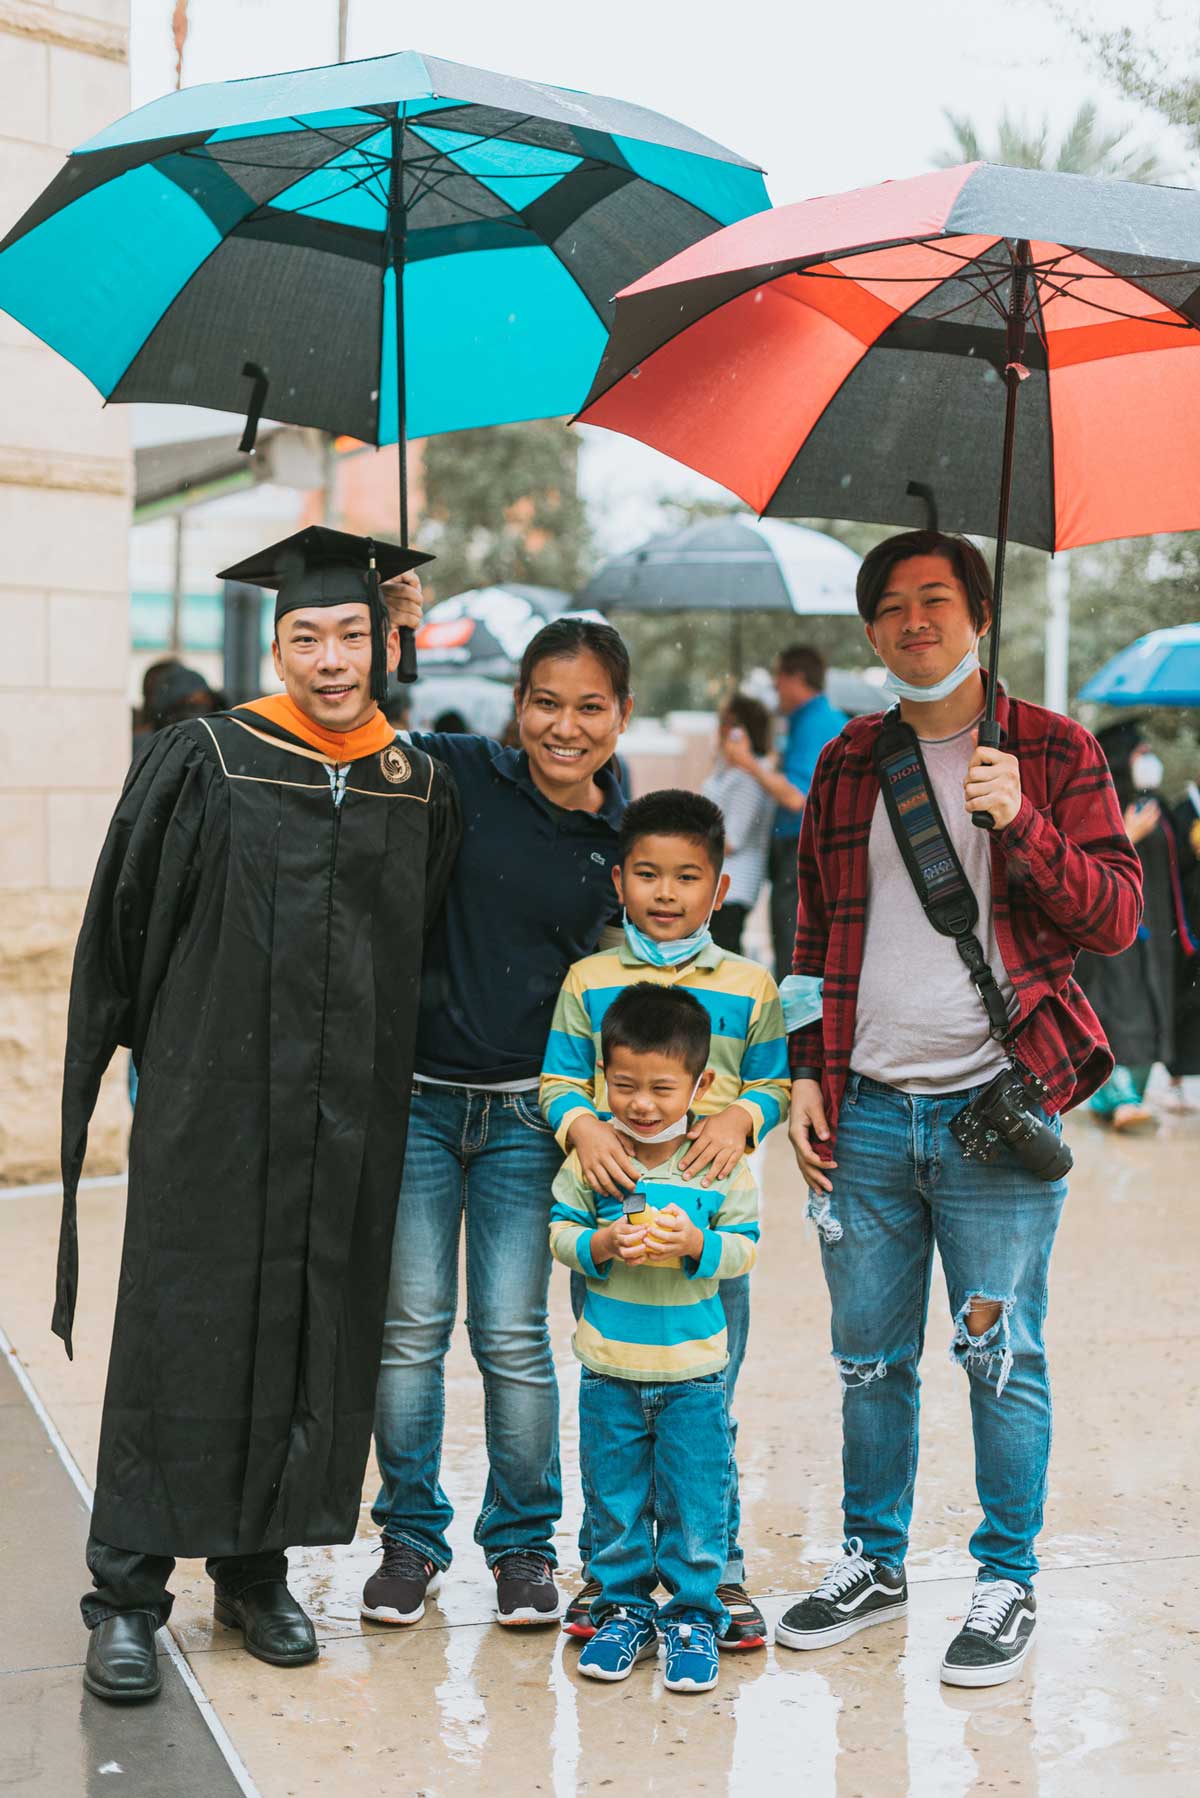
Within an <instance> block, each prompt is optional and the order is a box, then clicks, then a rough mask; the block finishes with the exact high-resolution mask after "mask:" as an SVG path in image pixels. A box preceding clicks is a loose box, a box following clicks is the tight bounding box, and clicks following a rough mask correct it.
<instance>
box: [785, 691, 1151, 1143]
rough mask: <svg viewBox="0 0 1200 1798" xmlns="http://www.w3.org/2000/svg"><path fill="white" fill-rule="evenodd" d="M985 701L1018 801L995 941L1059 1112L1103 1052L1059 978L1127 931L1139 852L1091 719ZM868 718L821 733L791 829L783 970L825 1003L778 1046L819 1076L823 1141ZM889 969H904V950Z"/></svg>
mask: <svg viewBox="0 0 1200 1798" xmlns="http://www.w3.org/2000/svg"><path fill="white" fill-rule="evenodd" d="M996 713H997V721H998V723H999V724H1000V727H1001V730H1002V731H1003V733H1004V747H1005V748H1006V749H1007V751H1008V752H1009V754H1010V755H1015V756H1016V757H1017V759H1018V761H1019V762H1020V764H1021V793H1022V797H1021V809H1020V811H1019V812H1018V813H1017V815H1016V817H1015V818H1014V819H1013V821H1012V823H1011V824H1009V825H1007V826H1006V827H1005V828H1004V829H1003V830H998V831H996V832H995V833H994V835H993V837H992V901H993V908H994V911H995V922H996V941H997V944H998V946H999V949H1000V954H1001V957H1002V959H1003V961H1004V966H1005V968H1006V969H1007V970H1008V977H1009V979H1010V980H1011V981H1012V984H1013V988H1014V990H1015V992H1016V996H1017V1000H1018V1003H1019V1006H1020V1012H1019V1020H1018V1023H1017V1035H1016V1037H1015V1042H1014V1046H1015V1048H1016V1052H1017V1055H1018V1057H1019V1059H1020V1060H1021V1062H1022V1063H1023V1064H1024V1065H1025V1066H1026V1067H1027V1068H1029V1069H1030V1070H1031V1072H1033V1073H1035V1074H1037V1075H1038V1076H1039V1078H1040V1079H1041V1080H1042V1081H1043V1082H1044V1084H1045V1086H1046V1089H1047V1092H1048V1094H1049V1098H1048V1102H1047V1103H1048V1107H1049V1109H1050V1110H1052V1111H1065V1110H1067V1109H1068V1107H1070V1106H1071V1105H1077V1104H1079V1102H1080V1101H1081V1100H1082V1099H1086V1098H1087V1096H1088V1094H1089V1093H1092V1092H1094V1091H1095V1090H1096V1088H1097V1087H1098V1086H1101V1085H1103V1083H1104V1081H1105V1080H1107V1078H1108V1076H1109V1074H1110V1073H1111V1072H1112V1067H1113V1058H1112V1054H1111V1051H1110V1050H1109V1047H1108V1043H1107V1041H1106V1039H1105V1036H1104V1031H1103V1030H1102V1028H1101V1026H1100V1020H1099V1018H1097V1016H1096V1014H1095V1012H1094V1011H1093V1010H1092V1008H1091V1006H1090V1005H1089V1004H1088V1002H1087V1000H1086V999H1085V997H1084V995H1083V992H1082V989H1081V988H1080V987H1079V986H1078V985H1077V984H1076V982H1075V980H1074V979H1073V977H1072V975H1073V970H1074V966H1075V957H1076V955H1077V953H1078V952H1079V950H1081V949H1092V950H1094V951H1095V952H1096V953H1097V954H1099V955H1115V954H1117V953H1118V951H1120V950H1121V949H1126V948H1128V946H1129V944H1130V943H1131V942H1132V941H1133V940H1134V937H1135V936H1136V934H1137V928H1138V923H1139V921H1140V919H1141V915H1142V875H1141V864H1140V862H1139V861H1138V856H1137V851H1136V850H1135V849H1134V847H1133V845H1132V843H1131V842H1130V841H1129V838H1128V836H1127V835H1126V832H1125V826H1124V821H1123V819H1122V816H1121V808H1120V806H1119V805H1118V803H1117V796H1116V793H1115V792H1114V790H1113V784H1112V778H1111V776H1110V774H1109V771H1108V764H1107V763H1106V761H1105V759H1104V754H1103V752H1102V750H1101V748H1100V746H1099V744H1098V743H1097V742H1096V740H1095V738H1094V737H1093V736H1092V735H1091V734H1090V732H1088V731H1086V730H1084V728H1083V726H1082V725H1080V724H1076V723H1075V722H1074V721H1073V720H1072V719H1070V718H1064V717H1062V716H1061V715H1060V714H1059V713H1058V712H1049V711H1046V710H1045V708H1044V707H1042V706H1039V705H1030V704H1029V703H1028V702H1027V701H1025V700H1021V699H1014V700H1010V699H1009V698H1008V695H1007V694H1006V693H1005V692H1004V691H1003V690H1001V693H1000V696H999V699H998V702H997V707H996ZM881 718H882V714H881V713H873V714H872V715H871V716H869V717H866V718H854V719H852V720H851V721H850V723H849V724H848V725H847V726H846V727H845V729H844V730H843V731H842V733H841V735H840V736H838V737H835V738H834V739H833V741H832V742H831V743H827V744H826V746H825V748H824V749H823V750H822V751H821V757H820V760H819V761H818V763H817V767H816V772H815V774H814V775H813V783H812V788H811V791H810V792H809V795H808V801H807V803H806V805H805V808H804V822H803V824H802V826H801V830H800V844H799V850H798V862H797V867H798V873H799V883H800V906H799V912H798V915H797V919H796V947H795V951H794V954H793V956H792V972H793V973H795V974H815V975H821V976H823V977H824V980H825V1010H824V1015H823V1016H822V1017H821V1018H819V1019H818V1020H817V1021H816V1023H813V1024H809V1025H807V1026H806V1027H805V1028H804V1029H803V1030H797V1031H794V1032H793V1033H792V1035H791V1036H790V1037H789V1039H788V1053H789V1059H790V1062H791V1070H792V1077H793V1078H794V1079H798V1078H800V1077H801V1076H802V1075H805V1074H806V1075H808V1076H809V1077H811V1078H819V1079H820V1081H821V1086H822V1090H823V1093H824V1098H825V1114H826V1118H827V1120H828V1123H829V1129H830V1142H829V1144H828V1145H827V1152H828V1153H829V1154H832V1152H833V1142H834V1140H835V1138H836V1133H837V1117H838V1110H839V1107H840V1105H841V1100H842V1094H843V1092H844V1091H845V1087H846V1078H847V1075H848V1074H849V1072H850V1056H851V1052H852V1050H853V1047H854V1016H855V1010H856V1006H857V1002H858V981H859V976H860V974H861V972H862V960H863V941H864V937H865V934H866V913H867V877H868V863H867V850H868V843H869V839H870V834H871V819H872V816H873V814H874V811H875V803H876V800H877V799H878V797H879V781H878V778H877V776H876V773H875V768H874V764H873V761H872V754H873V751H874V747H875V741H876V738H877V737H878V735H879V727H880V723H881ZM929 928H930V929H932V925H930V926H929ZM896 978H897V980H902V979H903V978H904V967H903V963H902V961H898V962H897V966H896ZM984 1028H986V1024H985V1020H984V1016H983V1009H982V1007H981V1008H980V1029H981V1030H983V1029H984Z"/></svg>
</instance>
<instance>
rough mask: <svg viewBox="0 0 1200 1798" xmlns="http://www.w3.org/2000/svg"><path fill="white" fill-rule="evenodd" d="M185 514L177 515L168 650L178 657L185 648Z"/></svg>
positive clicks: (178, 513) (179, 513)
mask: <svg viewBox="0 0 1200 1798" xmlns="http://www.w3.org/2000/svg"><path fill="white" fill-rule="evenodd" d="M184 517H185V514H184V513H183V512H182V511H180V512H177V513H176V514H175V553H174V557H173V561H172V568H171V623H170V630H169V634H168V641H167V648H168V649H169V650H170V651H171V654H172V655H177V654H178V653H179V651H180V650H181V649H182V648H183V521H184Z"/></svg>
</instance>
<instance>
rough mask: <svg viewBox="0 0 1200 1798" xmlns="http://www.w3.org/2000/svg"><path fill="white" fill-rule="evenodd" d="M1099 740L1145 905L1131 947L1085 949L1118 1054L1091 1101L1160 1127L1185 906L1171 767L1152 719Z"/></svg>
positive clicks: (1118, 1126)
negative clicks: (1155, 1080)
mask: <svg viewBox="0 0 1200 1798" xmlns="http://www.w3.org/2000/svg"><path fill="white" fill-rule="evenodd" d="M1096 741H1097V742H1098V743H1099V745H1100V747H1101V749H1103V751H1104V754H1105V757H1106V759H1107V761H1108V765H1109V767H1110V769H1111V770H1112V777H1113V785H1114V787H1115V788H1116V791H1117V798H1118V800H1119V801H1120V804H1121V811H1122V813H1123V816H1124V819H1125V830H1126V833H1127V834H1128V837H1129V840H1130V842H1131V843H1132V844H1133V846H1134V848H1135V849H1136V850H1137V853H1138V860H1139V861H1140V862H1141V864H1142V889H1143V892H1144V894H1145V911H1144V913H1143V916H1142V922H1141V925H1140V927H1139V929H1138V934H1137V938H1136V940H1135V941H1134V942H1133V943H1131V944H1130V946H1129V948H1128V949H1125V950H1124V951H1123V952H1122V953H1121V954H1120V955H1094V954H1083V955H1081V956H1080V958H1079V963H1078V966H1077V969H1076V978H1077V979H1078V981H1079V984H1080V985H1081V986H1082V988H1083V990H1084V992H1085V993H1086V994H1087V996H1088V998H1089V999H1090V1001H1091V1003H1092V1006H1093V1007H1094V1009H1095V1011H1096V1015H1097V1016H1098V1017H1099V1019H1100V1022H1101V1023H1102V1024H1103V1026H1104V1034H1105V1035H1106V1036H1107V1038H1108V1040H1109V1044H1110V1046H1111V1048H1112V1052H1113V1055H1114V1057H1115V1058H1116V1066H1115V1067H1114V1069H1113V1071H1112V1073H1111V1075H1110V1076H1109V1078H1108V1079H1107V1080H1106V1081H1105V1082H1104V1085H1103V1086H1102V1087H1100V1089H1099V1091H1097V1092H1095V1093H1093V1094H1092V1096H1091V1098H1090V1099H1089V1101H1088V1108H1089V1110H1090V1111H1092V1112H1093V1114H1094V1115H1095V1116H1096V1117H1098V1118H1100V1119H1102V1121H1103V1122H1104V1123H1106V1124H1108V1125H1109V1126H1110V1128H1111V1129H1113V1130H1117V1131H1120V1132H1121V1133H1122V1134H1127V1133H1129V1132H1134V1131H1143V1130H1154V1129H1156V1128H1157V1126H1158V1117H1157V1115H1156V1113H1155V1111H1154V1109H1153V1107H1151V1106H1150V1105H1148V1104H1147V1103H1146V1087H1147V1084H1148V1082H1149V1079H1150V1075H1151V1072H1152V1071H1153V1068H1154V1064H1155V1063H1156V1062H1159V1061H1162V1062H1170V1061H1171V1060H1172V1059H1173V1055H1174V1038H1175V956H1176V953H1177V949H1178V945H1179V940H1180V937H1179V931H1180V925H1181V922H1182V906H1181V905H1180V907H1179V910H1178V912H1177V907H1176V889H1177V886H1178V866H1177V861H1176V856H1175V842H1174V837H1173V836H1172V833H1171V831H1170V829H1169V827H1168V825H1167V823H1166V821H1165V819H1164V817H1163V811H1162V806H1161V805H1160V803H1159V801H1158V799H1157V797H1156V794H1157V792H1158V789H1159V788H1160V786H1161V784H1162V777H1163V766H1162V762H1161V761H1160V760H1159V758H1158V756H1157V755H1155V753H1154V751H1153V750H1152V749H1151V747H1150V745H1149V743H1148V742H1147V741H1146V727H1145V720H1144V719H1143V718H1140V717H1138V718H1122V719H1121V720H1120V721H1119V722H1118V723H1116V724H1110V725H1109V726H1108V727H1107V729H1105V730H1102V731H1099V732H1097V736H1096Z"/></svg>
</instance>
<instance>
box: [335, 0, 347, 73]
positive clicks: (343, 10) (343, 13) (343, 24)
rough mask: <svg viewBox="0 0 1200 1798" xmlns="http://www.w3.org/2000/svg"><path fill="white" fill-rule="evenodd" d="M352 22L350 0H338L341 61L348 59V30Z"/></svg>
mask: <svg viewBox="0 0 1200 1798" xmlns="http://www.w3.org/2000/svg"><path fill="white" fill-rule="evenodd" d="M349 23H350V0H338V54H337V59H338V61H339V62H345V60H346V30H347V27H348V25H349Z"/></svg>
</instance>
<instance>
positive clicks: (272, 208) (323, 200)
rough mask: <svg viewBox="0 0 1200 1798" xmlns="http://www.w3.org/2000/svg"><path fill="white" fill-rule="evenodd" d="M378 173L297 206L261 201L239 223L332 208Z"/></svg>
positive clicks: (371, 171)
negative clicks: (283, 214)
mask: <svg viewBox="0 0 1200 1798" xmlns="http://www.w3.org/2000/svg"><path fill="white" fill-rule="evenodd" d="M319 172H320V171H319V170H318V169H310V170H309V171H308V174H307V175H304V176H302V177H301V179H302V180H305V181H307V180H308V178H309V175H315V174H318V173H319ZM349 172H350V171H349V170H348V169H347V170H346V171H345V173H347V174H349ZM378 173H379V171H378V170H377V169H368V170H367V171H366V172H365V173H364V174H361V175H356V176H355V178H354V179H353V180H352V181H351V182H349V183H348V185H347V186H345V187H339V188H338V189H337V191H336V192H335V193H329V194H318V195H317V197H316V198H315V199H313V200H304V201H302V202H301V203H300V205H298V206H277V205H276V204H275V202H274V201H273V200H265V201H263V203H262V204H261V205H259V206H256V207H255V209H254V211H253V212H250V213H247V215H246V218H245V219H243V220H241V221H240V223H241V224H245V223H247V222H248V221H250V220H258V219H264V218H278V217H279V215H280V213H288V212H294V213H297V214H299V213H302V212H303V213H307V212H310V211H311V210H312V209H313V207H315V206H332V205H333V203H334V201H335V200H344V199H345V197H346V195H347V194H352V193H356V192H357V191H358V189H359V188H362V187H365V186H366V185H367V183H368V181H374V180H377V179H378ZM292 185H293V186H297V185H299V184H298V183H296V182H293V183H292ZM283 191H284V192H285V193H286V192H287V189H286V188H285V189H284V190H283ZM375 198H376V200H377V201H379V203H380V204H382V205H384V206H386V204H387V201H386V198H384V197H383V196H382V195H380V194H379V193H376V195H375ZM238 228H240V227H238V226H235V229H238ZM228 235H230V236H232V232H230V233H229V234H228Z"/></svg>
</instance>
